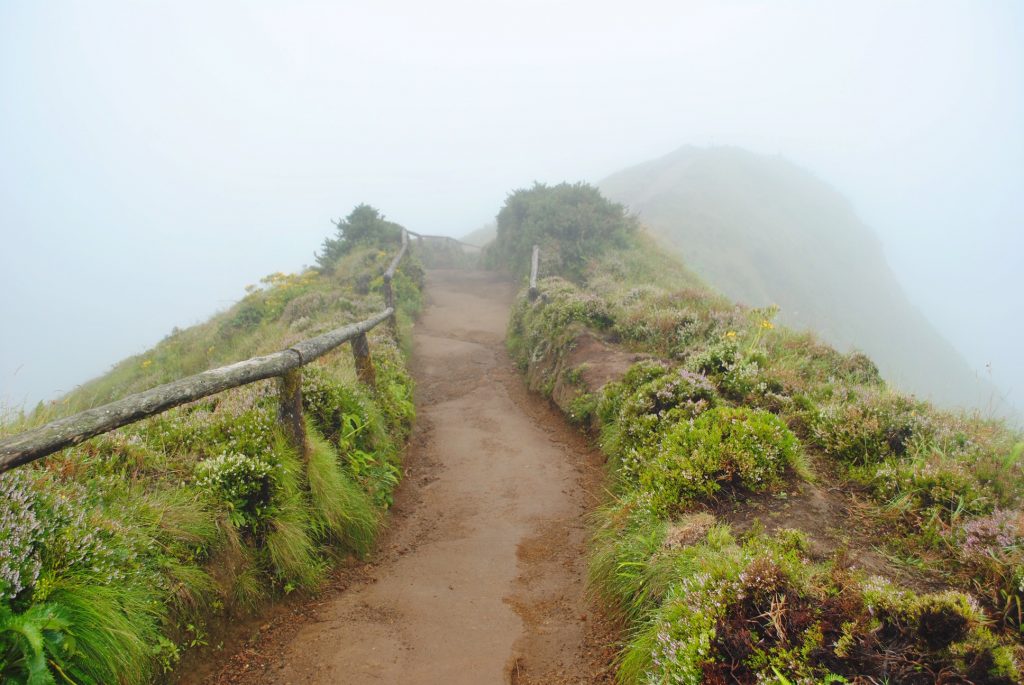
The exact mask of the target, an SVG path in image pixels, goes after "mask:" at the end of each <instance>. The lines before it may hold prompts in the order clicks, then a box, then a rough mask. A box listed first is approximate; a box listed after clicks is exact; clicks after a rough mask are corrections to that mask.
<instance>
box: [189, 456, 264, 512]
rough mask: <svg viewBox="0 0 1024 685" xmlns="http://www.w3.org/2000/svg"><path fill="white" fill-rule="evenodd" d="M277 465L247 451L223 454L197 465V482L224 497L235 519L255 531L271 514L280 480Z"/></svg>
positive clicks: (199, 485) (198, 484)
mask: <svg viewBox="0 0 1024 685" xmlns="http://www.w3.org/2000/svg"><path fill="white" fill-rule="evenodd" d="M274 476H275V474H274V465H273V464H270V463H267V462H265V461H263V460H261V459H259V458H258V457H249V456H246V455H245V454H239V453H231V454H221V455H219V456H217V457H214V458H213V459H207V460H206V461H202V462H200V463H199V464H198V465H196V485H197V486H198V487H200V488H203V489H208V490H210V491H212V492H213V493H215V494H216V495H217V496H218V497H220V498H221V499H223V500H224V502H225V503H226V504H227V506H228V509H229V511H230V517H231V522H232V523H233V524H234V525H235V526H237V527H238V528H245V529H247V530H249V531H255V530H258V529H260V528H262V527H263V525H264V524H265V523H266V522H267V519H268V518H269V517H270V514H271V509H270V506H271V502H272V501H273V499H274V494H275V489H276V486H277V479H276V478H275V477H274Z"/></svg>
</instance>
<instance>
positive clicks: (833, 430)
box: [811, 392, 927, 465]
mask: <svg viewBox="0 0 1024 685" xmlns="http://www.w3.org/2000/svg"><path fill="white" fill-rule="evenodd" d="M924 411H925V406H924V405H923V404H921V403H919V402H917V401H916V400H914V399H913V398H910V397H906V396H904V395H899V394H897V393H889V392H875V393H868V394H866V395H862V396H860V397H858V398H857V399H855V400H854V401H852V402H849V403H846V402H833V403H831V404H828V405H826V406H824V407H822V408H820V409H819V411H818V412H817V414H816V416H814V417H813V419H812V425H811V435H812V439H813V441H814V442H815V444H817V445H818V447H820V448H821V449H823V450H824V451H825V453H826V454H828V455H829V456H833V457H836V458H838V459H841V460H842V461H844V462H846V463H848V464H854V465H864V464H873V463H878V462H880V461H882V460H884V459H886V458H887V457H893V456H895V457H902V456H903V455H904V454H906V452H907V450H908V449H909V445H910V441H911V438H913V437H915V436H921V435H922V434H924V433H925V432H926V430H927V424H926V421H925V418H924V415H923V412H924Z"/></svg>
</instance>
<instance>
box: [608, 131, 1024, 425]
mask: <svg viewBox="0 0 1024 685" xmlns="http://www.w3.org/2000/svg"><path fill="white" fill-rule="evenodd" d="M601 188H602V190H603V191H604V192H605V193H606V194H607V195H608V197H609V198H611V199H613V200H615V201H618V202H622V203H625V204H626V205H628V206H629V207H630V208H631V210H633V211H635V212H638V213H639V215H640V217H641V219H642V220H643V222H644V223H645V224H646V225H647V226H648V227H649V228H650V230H651V231H652V232H653V233H654V234H655V235H656V236H658V238H659V239H661V240H663V241H664V242H665V244H666V245H668V246H669V247H671V248H673V249H674V250H676V251H677V252H678V253H679V254H681V255H683V256H684V257H685V259H686V261H687V263H688V264H689V265H690V266H691V267H692V268H694V269H695V270H696V271H697V272H698V273H699V274H700V275H701V276H702V277H704V278H705V279H706V280H707V281H708V282H709V283H710V284H711V285H712V286H714V287H715V288H717V289H719V290H721V291H722V292H723V293H725V294H726V295H728V296H729V297H730V298H732V299H734V300H737V301H739V302H744V303H746V304H749V305H751V306H766V305H769V304H772V303H777V304H779V305H780V306H781V307H782V312H781V320H782V321H783V322H785V323H786V324H788V325H791V326H794V327H796V328H799V329H810V330H814V331H816V332H817V333H819V334H821V335H822V336H824V337H825V339H826V340H828V341H830V342H831V343H832V344H834V345H837V346H838V347H840V348H841V349H849V348H850V347H855V348H858V349H861V350H864V351H865V352H867V353H868V354H869V355H870V356H871V357H872V358H873V359H874V360H875V361H876V362H877V363H878V364H879V367H880V368H881V369H882V371H883V373H884V374H885V376H886V378H888V379H889V380H890V381H892V382H894V383H896V384H897V385H898V386H900V387H901V388H903V389H905V390H908V391H912V392H916V393H918V394H920V395H923V396H926V397H929V398H931V399H933V400H935V401H937V402H939V403H942V404H944V405H947V406H971V407H976V408H980V409H982V410H989V409H991V410H993V411H997V412H1005V411H1011V410H1010V409H1009V408H1008V407H1005V406H1002V405H1001V402H1000V400H999V399H998V397H999V395H998V393H997V392H996V391H995V388H994V387H993V386H991V384H989V383H987V382H985V381H983V380H982V379H979V378H978V377H977V374H975V373H974V372H973V371H972V370H971V369H970V368H969V367H968V365H967V363H966V362H965V361H964V359H963V358H962V357H961V356H960V355H959V353H957V352H956V351H955V350H954V349H953V347H952V346H951V345H950V344H949V343H948V342H947V341H946V340H945V339H944V338H943V337H942V336H941V335H940V334H939V333H938V332H937V331H936V330H935V329H934V327H933V326H932V325H931V324H930V323H929V322H928V321H927V320H926V319H925V318H924V317H923V316H922V315H921V314H920V312H919V311H918V310H917V309H916V308H915V307H914V306H913V305H912V304H911V303H910V302H909V300H907V298H906V297H905V295H904V294H903V291H902V288H901V287H900V285H899V283H898V282H897V280H896V278H895V275H894V274H893V273H892V271H891V270H890V269H889V267H888V265H887V264H886V262H885V258H884V256H883V254H882V250H881V246H880V245H879V243H878V239H877V238H876V236H875V235H874V234H873V233H872V232H871V230H870V229H869V228H867V227H866V226H864V225H863V224H862V223H861V222H860V220H859V219H858V218H857V216H856V215H855V213H854V212H853V210H852V208H851V207H850V206H849V203H847V202H846V200H845V199H844V198H843V197H842V196H840V195H839V193H837V192H836V191H835V190H833V189H832V188H830V187H829V186H827V185H826V184H824V183H823V182H821V181H820V180H818V179H816V178H815V177H813V176H812V175H811V174H810V173H808V172H806V171H804V170H802V169H800V168H798V167H796V166H794V165H792V164H790V163H788V162H786V161H784V160H782V159H780V158H776V157H766V156H760V155H755V154H753V153H749V152H745V151H743V150H739V149H735V148H711V149H699V148H692V147H687V148H682V149H680V150H677V151H676V152H673V153H672V154H669V155H666V156H665V157H662V158H659V159H656V160H653V161H650V162H647V163H644V164H640V165H637V166H635V167H631V168H629V169H625V170H623V171H620V172H618V173H616V174H613V175H612V176H610V177H609V178H607V179H605V180H604V181H603V182H602V183H601ZM936 369H942V373H936V371H935V370H936Z"/></svg>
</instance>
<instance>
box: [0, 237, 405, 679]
mask: <svg viewBox="0 0 1024 685" xmlns="http://www.w3.org/2000/svg"><path fill="white" fill-rule="evenodd" d="M391 254H392V253H391V252H384V251H382V250H378V249H362V250H357V251H355V252H353V253H352V254H350V255H348V256H347V257H345V258H344V259H343V261H342V262H341V263H339V265H338V267H337V269H336V270H335V271H334V274H333V275H322V274H318V273H316V272H313V271H309V272H306V273H303V274H297V275H283V274H275V275H273V276H271V277H269V278H268V279H266V280H265V282H264V284H263V287H262V288H260V289H257V290H256V291H254V292H252V293H250V294H249V295H248V296H247V297H246V298H245V299H244V300H242V301H241V302H240V303H239V304H238V305H236V306H235V307H233V308H231V309H230V310H228V311H226V312H224V313H222V314H219V315H217V316H215V317H214V318H213V319H211V320H210V321H209V322H207V323H205V324H201V325H199V326H195V327H193V328H190V329H187V330H184V331H176V332H175V333H174V334H172V335H171V336H169V337H168V338H167V339H165V340H164V341H162V342H161V343H160V344H159V345H157V346H156V347H155V348H154V349H152V350H150V351H149V352H146V353H144V354H142V355H138V356H136V357H132V358H129V359H127V360H125V361H124V362H122V363H121V364H119V365H117V366H116V367H115V368H114V369H113V370H112V371H111V372H110V373H109V374H107V375H106V376H104V377H102V378H98V379H96V380H94V381H92V382H90V383H87V384H86V385H85V386H83V387H82V388H80V389H79V390H77V391H76V392H75V393H72V394H71V395H69V396H68V397H67V398H65V400H64V401H62V402H57V403H55V404H54V405H53V406H51V407H49V408H47V409H46V410H45V411H43V412H40V413H39V414H37V415H35V416H32V417H30V418H28V419H25V420H24V421H23V422H22V424H21V425H15V426H7V427H6V428H5V430H7V431H14V430H17V429H20V428H23V427H24V426H26V425H30V424H31V423H34V422H38V421H42V420H44V419H47V418H50V417H51V416H53V415H56V414H63V413H68V412H71V411H75V410H78V409H81V408H84V407H87V406H92V405H95V404H98V403H102V402H105V401H108V400H110V399H114V398H116V397H119V396H122V395H124V394H126V393H130V392H134V391H138V390H141V389H144V388H147V387H151V386H153V385H155V384H158V383H161V382H166V381H169V380H172V379H176V378H179V377H181V376H183V375H186V374H190V373H195V372H198V371H201V370H203V369H205V368H208V367H211V366H217V365H220V364H223V363H227V362H230V361H235V360H237V359H241V358H245V357H248V356H250V355H253V354H257V353H263V352H268V351H272V350H277V349H282V348H284V347H287V346H288V345H289V344H292V343H293V342H295V341H298V340H301V339H305V338H308V337H311V336H313V335H316V334H318V333H321V332H324V331H327V330H330V329H332V328H335V327H337V326H339V325H342V324H344V323H347V322H351V321H357V320H360V319H362V318H365V316H366V315H367V314H369V313H373V312H377V311H379V310H380V309H381V308H382V306H383V305H382V302H381V298H380V295H379V280H380V278H379V274H380V273H381V271H382V270H383V268H384V267H385V266H386V264H387V262H388V260H389V259H390V257H391ZM421 276H422V271H421V270H420V268H419V266H418V264H417V263H416V262H415V261H413V262H409V261H406V262H405V263H404V264H403V267H402V269H401V270H400V271H399V275H398V277H397V278H396V286H397V295H398V298H399V301H400V309H401V312H400V323H401V324H402V329H403V335H404V331H405V330H406V329H407V328H408V324H409V320H410V317H411V316H412V315H413V314H414V313H415V311H416V310H417V308H418V306H419V302H420V295H419V288H420V281H421ZM370 338H371V341H370V347H371V352H372V354H373V356H374V360H375V363H376V368H377V378H378V389H377V391H376V392H372V391H370V390H369V389H367V388H365V387H363V386H361V385H360V384H359V383H358V382H357V381H356V378H355V372H354V368H353V363H352V359H351V354H350V352H349V348H348V346H343V347H342V348H340V349H339V350H338V351H337V352H334V353H332V354H330V355H328V356H327V357H325V358H323V359H322V360H319V361H318V362H315V363H314V364H313V365H311V366H307V367H306V370H305V371H304V382H303V392H304V399H305V403H306V414H307V417H306V418H307V424H308V428H309V433H310V440H311V445H312V450H311V454H310V455H309V457H308V461H307V462H306V463H304V462H303V460H302V459H301V457H300V456H299V455H297V454H295V453H294V452H293V451H292V450H291V449H289V447H288V446H287V445H286V443H285V441H284V440H283V438H282V436H281V435H280V434H279V431H278V428H277V425H276V421H275V412H276V394H275V388H274V385H273V383H272V382H270V381H267V382H262V383H258V384H254V385H250V386H246V387H244V388H239V389H237V390H234V391H229V392H225V393H222V394H220V395H217V396H214V397H211V398H208V399H206V400H202V401H200V402H197V403H194V404H192V405H188V406H185V407H181V408H178V409H176V410H172V411H170V412H167V413H165V414H162V415H159V416H157V417H154V418H153V419H150V420H148V421H146V422H142V423H139V424H135V425H132V426H128V427H125V428H123V429H121V430H118V431H116V432H113V433H110V434H107V435H104V436H100V437H97V438H95V439H93V440H90V441H88V442H86V443H84V444H83V445H81V446H79V447H76V448H73V449H68V450H65V451H64V452H62V453H60V454H56V455H53V456H52V457H50V458H48V459H46V460H44V461H43V462H42V463H39V464H36V465H34V466H32V467H26V468H23V469H20V470H18V471H17V472H15V473H12V474H7V475H5V476H3V477H2V478H0V488H2V489H3V494H4V496H5V497H4V498H3V501H2V502H0V521H2V522H3V524H4V525H3V526H2V529H0V545H3V547H4V551H5V552H7V554H5V555H4V557H3V558H2V559H0V598H2V602H0V673H2V674H3V678H4V682H25V681H29V680H30V678H29V675H28V674H29V673H32V672H34V673H36V674H37V675H39V677H40V678H41V680H39V682H50V680H49V679H50V678H52V677H54V676H55V677H56V678H57V680H58V681H60V682H66V681H65V680H63V678H64V675H66V676H67V677H68V678H70V679H71V680H73V681H74V682H76V683H125V684H128V683H145V682H150V681H152V680H153V679H159V677H160V675H161V674H162V673H166V672H168V671H170V670H171V669H173V667H174V665H175V663H176V662H177V661H178V659H179V658H180V656H181V654H182V652H183V650H186V649H188V648H189V647H192V646H196V645H201V644H205V643H206V642H207V641H208V639H209V635H208V634H207V629H208V626H210V625H212V622H213V621H212V619H213V618H214V617H217V616H224V615H225V614H227V615H230V614H236V613H238V612H246V611H250V610H252V609H253V608H255V607H258V606H259V605H260V604H261V603H263V602H265V601H267V600H269V599H272V598H273V597H275V596H278V595H280V594H282V593H287V592H291V591H292V590H293V589H296V588H315V587H316V586H317V585H318V583H319V582H320V580H321V579H322V578H323V577H324V574H325V571H326V569H327V568H328V566H329V564H330V562H331V561H332V559H336V558H337V557H339V556H343V555H346V554H349V553H357V554H361V553H364V552H365V551H367V550H368V549H369V547H370V546H371V545H372V543H373V540H374V537H375V534H376V532H377V529H378V526H379V524H380V521H381V515H382V513H383V511H384V510H386V508H387V507H388V505H389V503H390V497H391V491H392V490H393V488H394V486H395V485H396V483H397V481H398V478H399V475H400V468H399V465H398V459H399V456H400V451H401V448H402V446H403V442H404V438H405V436H406V435H407V432H408V430H409V428H410V425H411V421H412V417H413V411H414V410H413V406H412V401H411V396H412V395H411V380H410V378H409V377H408V375H407V373H406V371H405V363H404V354H403V352H402V350H401V349H399V347H398V346H397V345H396V344H395V343H394V342H393V341H391V340H390V338H389V337H388V334H387V332H386V331H385V330H384V327H378V329H375V331H373V332H372V333H371V336H370ZM33 636H43V638H45V639H43V640H42V641H41V642H40V641H38V640H36V638H35V637H33ZM62 673H63V674H64V675H61V674H62ZM8 678H9V679H10V680H7V679H8ZM32 682H35V681H32Z"/></svg>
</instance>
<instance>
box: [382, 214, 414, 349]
mask: <svg viewBox="0 0 1024 685" xmlns="http://www.w3.org/2000/svg"><path fill="white" fill-rule="evenodd" d="M408 249H409V234H408V233H407V232H406V230H405V229H404V228H403V229H402V247H401V249H400V250H398V254H396V255H395V258H394V259H392V260H391V264H390V265H389V266H388V268H387V271H385V272H384V306H386V307H390V308H391V316H389V317H388V330H390V331H391V337H393V338H397V337H398V308H397V307H396V306H395V289H394V284H393V283H392V281H393V279H394V277H395V271H396V270H397V269H398V265H399V264H400V263H401V261H402V257H404V256H405V251H406V250H408Z"/></svg>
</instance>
